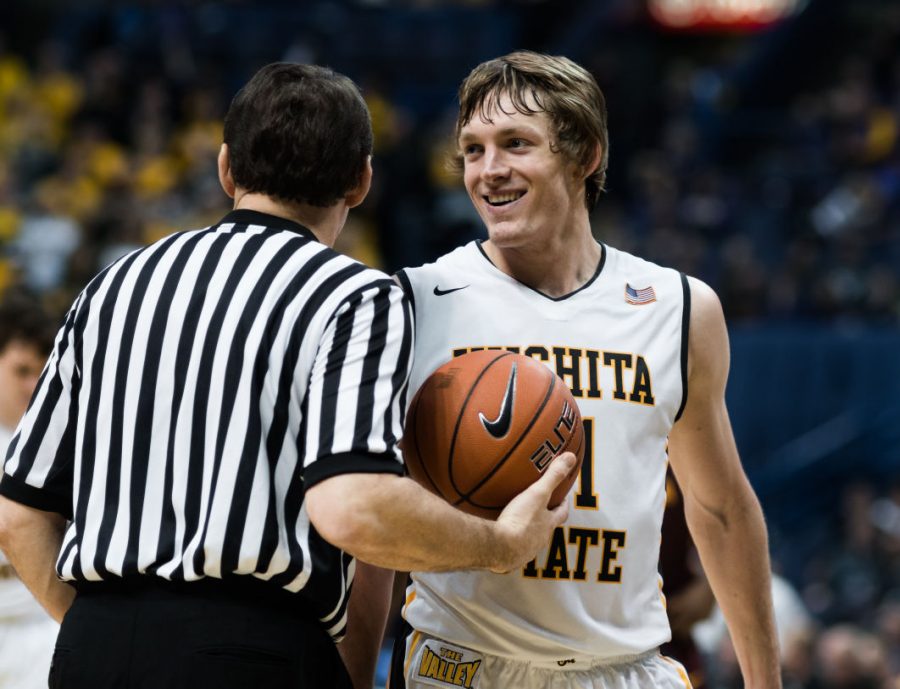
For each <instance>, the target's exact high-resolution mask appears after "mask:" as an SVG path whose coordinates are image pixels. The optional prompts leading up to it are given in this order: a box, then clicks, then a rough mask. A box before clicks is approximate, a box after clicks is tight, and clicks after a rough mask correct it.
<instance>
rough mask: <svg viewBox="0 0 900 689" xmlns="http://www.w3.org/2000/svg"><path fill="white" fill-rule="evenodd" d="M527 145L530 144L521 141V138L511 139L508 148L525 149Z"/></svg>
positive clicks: (523, 140)
mask: <svg viewBox="0 0 900 689" xmlns="http://www.w3.org/2000/svg"><path fill="white" fill-rule="evenodd" d="M527 145H528V142H527V141H525V139H519V138H513V139H510V140H509V142H508V143H507V146H508V147H509V148H524V147H525V146H527Z"/></svg>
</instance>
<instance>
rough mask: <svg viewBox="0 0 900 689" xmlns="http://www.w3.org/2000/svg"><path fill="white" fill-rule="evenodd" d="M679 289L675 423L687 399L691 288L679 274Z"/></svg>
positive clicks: (686, 280) (682, 274)
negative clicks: (678, 377)
mask: <svg viewBox="0 0 900 689" xmlns="http://www.w3.org/2000/svg"><path fill="white" fill-rule="evenodd" d="M681 288H682V289H683V290H684V306H682V308H681V406H680V407H678V413H677V414H675V421H678V419H680V418H681V414H682V412H683V411H684V407H685V405H686V404H687V397H688V340H689V335H690V329H691V286H690V285H689V284H688V279H687V275H685V274H684V273H681Z"/></svg>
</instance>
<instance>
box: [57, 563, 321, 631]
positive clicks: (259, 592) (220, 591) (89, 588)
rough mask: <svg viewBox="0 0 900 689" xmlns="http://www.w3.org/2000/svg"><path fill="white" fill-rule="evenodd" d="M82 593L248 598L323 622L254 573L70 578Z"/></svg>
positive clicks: (295, 595)
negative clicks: (182, 577)
mask: <svg viewBox="0 0 900 689" xmlns="http://www.w3.org/2000/svg"><path fill="white" fill-rule="evenodd" d="M68 583H70V584H71V585H72V586H74V587H75V590H76V591H78V595H79V596H92V595H107V594H116V595H129V596H166V597H168V596H190V597H193V598H206V599H213V600H227V601H235V602H236V601H246V602H248V603H252V604H253V605H266V606H271V607H273V608H276V609H279V610H286V611H290V612H292V613H294V614H296V615H297V616H299V617H302V618H303V619H306V620H309V621H314V622H316V623H317V624H318V623H319V620H318V616H316V615H315V614H314V613H313V611H312V610H311V608H310V607H309V604H308V603H307V601H306V599H305V598H304V597H303V595H302V594H300V593H292V592H290V591H287V590H286V589H283V588H279V587H278V586H275V585H273V584H271V583H270V582H266V581H263V580H262V579H257V578H256V577H252V576H232V577H229V578H227V579H215V578H212V577H205V578H203V579H198V580H197V581H169V580H168V579H163V578H161V577H154V576H144V575H136V576H129V577H124V578H121V577H119V578H115V579H108V580H103V581H70V582H68Z"/></svg>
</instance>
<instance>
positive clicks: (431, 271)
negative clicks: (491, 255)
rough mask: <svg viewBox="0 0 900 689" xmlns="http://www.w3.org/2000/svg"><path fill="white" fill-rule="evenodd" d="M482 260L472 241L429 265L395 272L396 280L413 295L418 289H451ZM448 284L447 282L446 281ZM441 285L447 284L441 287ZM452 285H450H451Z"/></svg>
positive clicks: (477, 247) (479, 251)
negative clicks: (456, 281)
mask: <svg viewBox="0 0 900 689" xmlns="http://www.w3.org/2000/svg"><path fill="white" fill-rule="evenodd" d="M483 260H484V259H483V258H482V256H481V249H480V248H479V246H478V242H476V241H472V242H469V243H468V244H464V245H463V246H460V247H457V248H456V249H454V250H453V251H450V252H449V253H446V254H444V255H443V256H441V257H439V258H437V259H435V260H434V261H432V262H430V263H425V264H423V265H420V266H416V267H412V268H403V269H402V270H399V271H397V274H396V276H397V279H398V281H399V282H400V283H401V284H402V285H403V287H404V289H405V290H406V291H407V292H411V293H413V294H415V293H416V292H418V291H419V290H420V289H427V290H431V289H432V288H433V287H435V286H437V288H438V289H439V290H440V289H452V287H453V285H454V284H455V282H453V281H454V280H459V279H460V278H462V277H463V276H465V275H467V274H469V273H470V272H471V271H473V270H476V269H477V266H478V263H479V262H480V261H483ZM448 280H449V281H450V282H447V281H448ZM442 283H447V284H446V285H443V284H442ZM451 283H452V284H451Z"/></svg>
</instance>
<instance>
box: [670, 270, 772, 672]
mask: <svg viewBox="0 0 900 689" xmlns="http://www.w3.org/2000/svg"><path fill="white" fill-rule="evenodd" d="M690 286H691V302H692V308H691V318H690V330H689V332H690V337H689V349H688V364H689V368H688V372H689V373H688V398H687V404H686V406H685V409H684V412H683V415H682V417H681V419H680V420H679V421H678V423H676V424H675V426H674V428H673V429H672V432H671V434H670V437H669V458H670V461H671V464H672V469H673V471H674V472H675V476H676V478H677V479H678V483H679V485H680V486H681V489H682V491H683V492H684V501H685V502H684V504H685V516H686V518H687V523H688V527H689V528H690V531H691V535H692V536H693V538H694V542H695V543H696V545H697V549H698V551H699V553H700V559H701V561H702V563H703V567H704V569H705V570H706V573H707V576H708V578H709V582H710V585H711V586H712V589H713V592H714V593H715V595H716V600H717V601H718V603H719V606H720V607H721V608H722V612H723V614H724V615H725V620H726V622H727V624H728V628H729V631H730V633H731V637H732V640H733V642H734V647H735V651H736V652H737V657H738V662H739V663H740V667H741V671H742V673H743V676H744V682H745V686H747V687H749V688H750V689H773V688H778V687H780V686H781V673H780V670H779V657H778V641H777V637H776V634H775V625H774V616H773V612H772V597H771V595H772V594H771V583H770V565H769V553H768V542H767V535H766V526H765V522H764V521H763V515H762V510H761V508H760V505H759V501H758V500H757V498H756V495H755V494H754V493H753V489H752V488H751V487H750V484H749V481H748V480H747V477H746V475H745V473H744V470H743V468H742V467H741V462H740V458H739V457H738V453H737V447H736V445H735V441H734V436H733V434H732V430H731V423H730V421H729V419H728V412H727V409H726V407H725V385H726V382H727V378H728V368H729V349H728V332H727V330H726V328H725V319H724V316H723V314H722V309H721V305H720V304H719V300H718V298H717V297H716V295H715V293H714V292H713V291H712V290H711V289H710V288H709V287H708V286H706V285H705V284H703V283H702V282H699V281H697V280H693V279H692V280H691V281H690Z"/></svg>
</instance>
